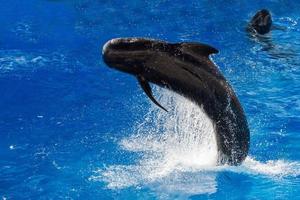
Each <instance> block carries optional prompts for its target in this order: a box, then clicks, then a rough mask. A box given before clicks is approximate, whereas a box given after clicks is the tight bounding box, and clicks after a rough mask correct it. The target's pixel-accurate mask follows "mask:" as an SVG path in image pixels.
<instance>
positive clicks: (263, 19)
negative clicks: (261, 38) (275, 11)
mask: <svg viewBox="0 0 300 200" xmlns="http://www.w3.org/2000/svg"><path fill="white" fill-rule="evenodd" d="M271 26H272V18H271V14H270V12H269V11H268V10H266V9H262V10H260V11H258V12H257V13H256V14H255V15H254V16H253V18H252V19H251V21H250V24H249V28H250V29H252V31H255V32H256V33H259V34H262V35H263V34H266V33H268V32H270V30H271Z"/></svg>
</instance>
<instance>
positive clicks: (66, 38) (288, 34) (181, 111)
mask: <svg viewBox="0 0 300 200" xmlns="http://www.w3.org/2000/svg"><path fill="white" fill-rule="evenodd" d="M0 2H1V4H0V30H1V31H0V94H1V97H0V110H1V112H0V134H1V135H0V198H1V199H3V200H4V199H300V145H299V142H300V135H299V133H300V132H299V130H300V68H299V66H300V42H299V41H300V12H299V10H300V2H298V1H296V0H264V1H261V0H253V1H245V0H240V1H234V0H230V1H217V0H213V1H205V0H197V1H196V0H195V1H188V2H185V3H184V1H179V0H175V1H174V0H173V1H168V0H153V1H134V0H129V1H104V0H103V1H92V0H74V1H67V0H65V1H59V0H57V1H54V0H51V1H50V0H48V1H46V0H39V1H37V0H36V1H35V0H26V1H0ZM260 8H268V9H270V11H271V13H272V14H273V21H274V23H275V24H276V25H278V26H280V27H281V30H274V31H272V33H270V34H268V35H267V36H266V37H265V38H263V39H261V38H253V37H249V35H248V34H247V33H245V26H246V24H247V21H248V20H249V19H250V18H251V16H252V15H253V14H254V13H255V11H257V10H258V9H260ZM128 36H131V37H132V36H140V37H151V38H157V39H163V40H167V41H171V42H180V41H198V42H203V43H208V44H210V45H212V46H214V47H216V48H217V49H219V50H220V53H219V54H217V55H214V56H213V57H212V59H213V60H214V62H215V63H216V64H217V65H218V66H219V68H220V70H221V71H222V72H223V74H224V75H225V77H226V78H227V79H228V81H229V82H230V83H231V85H232V86H233V88H234V89H235V91H236V93H237V95H238V97H239V99H240V101H241V103H242V105H243V107H244V110H245V112H246V115H247V119H248V122H249V127H250V131H251V148H250V153H249V157H248V158H247V159H246V161H245V163H244V164H243V165H241V166H239V167H229V166H220V167H216V166H214V165H213V164H211V163H210V160H212V158H213V156H210V155H213V154H214V151H215V149H214V148H213V147H214V143H213V142H212V139H211V138H210V136H209V134H210V133H211V130H210V129H211V124H210V122H209V121H207V119H205V116H203V113H201V111H195V110H197V107H196V106H195V105H193V104H192V103H190V102H187V100H185V99H183V98H180V97H179V96H176V95H174V94H171V93H170V92H168V91H165V90H161V89H158V88H155V94H156V96H157V97H158V99H160V101H161V102H162V103H164V104H163V105H167V107H168V108H169V109H171V112H170V114H165V113H164V112H162V111H160V110H159V109H157V108H156V107H155V106H153V105H152V103H151V102H150V101H149V99H147V97H146V96H145V95H144V94H143V92H142V90H141V89H140V87H139V86H138V85H137V81H136V80H135V79H134V78H133V77H131V76H128V75H126V74H123V73H119V72H117V71H114V70H111V69H109V68H108V67H106V66H105V64H104V63H103V61H102V59H101V49H102V46H103V44H104V43H105V42H106V41H107V40H109V39H111V38H115V37H128ZM197 127H198V128H197ZM200 136H201V137H200ZM198 137H199V138H198ZM190 138H196V140H197V142H199V141H202V143H201V142H200V143H197V142H195V140H190ZM200 144H201V145H200ZM208 161H209V162H208ZM203 163H205V165H202V164H203Z"/></svg>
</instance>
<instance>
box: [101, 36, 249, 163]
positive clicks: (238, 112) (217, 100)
mask: <svg viewBox="0 0 300 200" xmlns="http://www.w3.org/2000/svg"><path fill="white" fill-rule="evenodd" d="M102 53H103V60H104V62H105V63H106V64H107V65H108V66H109V67H111V68H114V69H117V70H119V71H122V72H125V73H129V74H131V75H134V76H136V77H137V78H138V80H139V82H140V83H141V85H142V87H143V89H144V91H145V92H146V93H147V95H148V96H149V97H150V99H151V100H152V101H154V103H155V104H156V105H158V106H160V105H159V103H158V102H157V101H156V100H154V98H153V96H152V93H151V89H150V87H149V84H148V82H151V83H153V84H156V85H158V86H160V87H165V88H167V89H169V90H172V91H174V92H176V93H178V94H180V95H182V96H184V97H186V98H188V99H190V100H191V101H193V102H195V103H196V104H197V105H198V106H199V107H201V108H203V109H204V111H205V112H206V114H207V115H208V116H209V117H210V119H211V120H212V121H213V123H214V125H215V132H216V140H217V146H218V164H230V165H238V164H240V163H241V162H242V161H243V160H244V159H245V158H246V156H247V154H248V150H249V140H250V134H249V129H248V124H247V120H246V116H245V114H244V111H243V109H242V107H241V104H240V102H239V101H238V99H237V97H236V95H235V93H234V91H233V89H232V87H231V86H230V85H229V83H228V82H227V81H226V79H225V78H224V76H223V75H222V74H221V72H220V71H219V70H218V68H217V67H216V66H215V64H214V63H213V62H212V61H211V60H210V59H209V55H210V54H213V53H218V50H217V49H215V48H213V47H211V46H208V45H205V44H200V43H187V42H183V43H175V44H172V43H167V42H164V41H159V40H152V39H146V38H120V39H113V40H110V41H108V42H107V43H106V44H105V45H104V47H103V52H102ZM160 107H161V108H162V106H160ZM163 109H164V108H163Z"/></svg>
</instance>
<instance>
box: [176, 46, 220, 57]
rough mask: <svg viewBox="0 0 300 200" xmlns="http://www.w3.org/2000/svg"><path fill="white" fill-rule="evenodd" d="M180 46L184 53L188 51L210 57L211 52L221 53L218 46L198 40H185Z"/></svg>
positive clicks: (195, 54)
mask: <svg viewBox="0 0 300 200" xmlns="http://www.w3.org/2000/svg"><path fill="white" fill-rule="evenodd" d="M180 47H181V50H182V51H183V52H184V53H188V54H191V55H193V56H197V55H200V56H205V57H208V56H209V55H210V54H214V53H219V51H218V50H217V49H216V48H214V47H212V46H209V45H207V44H201V43H197V42H183V43H180Z"/></svg>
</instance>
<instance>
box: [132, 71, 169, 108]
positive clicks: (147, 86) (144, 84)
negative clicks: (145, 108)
mask: <svg viewBox="0 0 300 200" xmlns="http://www.w3.org/2000/svg"><path fill="white" fill-rule="evenodd" d="M137 79H138V81H139V84H140V85H141V87H142V89H143V90H144V92H145V93H146V95H147V96H148V97H149V98H150V99H151V101H152V102H153V103H155V105H157V106H158V107H160V108H161V109H163V110H164V111H166V112H168V111H167V109H165V108H164V107H163V106H162V105H160V104H159V103H158V102H157V101H156V100H155V98H154V97H153V94H152V90H151V87H150V84H149V83H148V81H147V80H146V79H145V78H144V77H143V76H138V77H137Z"/></svg>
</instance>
